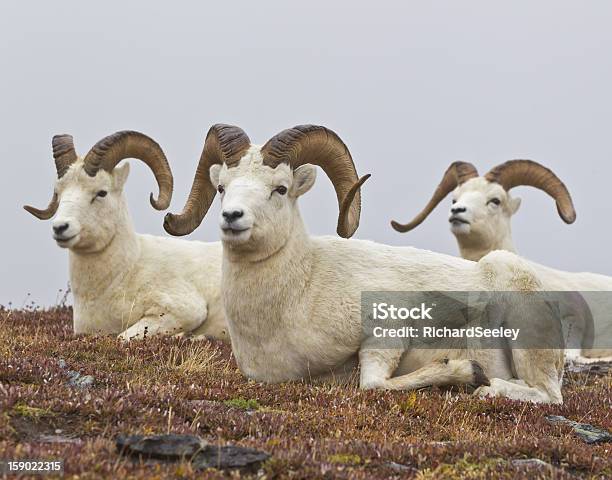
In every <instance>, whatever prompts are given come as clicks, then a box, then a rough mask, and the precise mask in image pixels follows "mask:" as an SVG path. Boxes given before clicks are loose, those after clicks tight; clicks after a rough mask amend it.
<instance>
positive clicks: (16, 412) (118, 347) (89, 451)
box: [0, 308, 612, 479]
mask: <svg viewBox="0 0 612 480" xmlns="http://www.w3.org/2000/svg"><path fill="white" fill-rule="evenodd" d="M270 361H271V362H273V361H274V359H273V358H271V359H270ZM563 395H564V398H565V403H564V405H562V406H534V405H531V404H521V403H517V402H512V401H508V400H501V399H494V400H480V399H477V398H474V397H472V396H470V395H469V394H468V393H466V392H462V391H443V390H439V389H436V390H431V389H426V390H422V391H418V392H380V391H369V392H362V391H359V390H358V389H357V388H356V387H355V386H354V385H349V386H346V385H344V386H343V385H324V386H310V385H305V384H300V383H295V384H283V385H263V384H259V383H255V382H250V381H248V380H245V379H244V378H243V377H242V376H241V375H240V373H239V371H238V370H237V368H236V365H235V363H234V361H233V359H232V356H231V350H230V349H229V348H228V347H227V346H224V345H221V344H218V343H210V342H191V341H188V340H181V339H148V340H145V341H140V342H133V343H130V344H122V343H120V342H119V341H117V340H116V339H115V338H113V337H82V336H81V337H74V336H73V335H72V333H71V311H70V309H68V308H58V309H54V310H50V311H40V310H36V309H33V308H32V309H27V310H24V311H14V310H13V311H9V310H0V459H7V458H31V459H34V458H36V459H40V458H49V459H65V469H66V477H65V478H77V477H78V478H101V477H108V478H167V477H168V478H201V477H202V476H209V477H213V478H214V477H226V476H249V475H253V476H259V477H264V478H287V477H291V478H317V477H325V478H335V477H339V478H392V477H398V478H419V479H434V478H474V479H476V478H478V479H480V478H482V479H487V478H551V477H552V478H612V443H595V444H588V443H586V441H585V439H582V438H581V437H579V436H578V435H577V434H576V431H575V429H574V427H573V426H572V425H571V424H568V423H564V422H563V421H555V422H552V421H550V420H547V419H546V416H552V415H554V416H563V417H566V418H567V419H569V420H572V421H576V422H583V423H588V424H591V425H594V426H597V427H600V428H603V429H605V430H608V431H610V430H612V372H611V371H606V369H605V368H598V369H593V370H591V371H583V372H568V373H567V375H566V381H565V386H564V389H563ZM167 433H173V434H192V435H196V436H198V437H200V438H201V439H202V440H203V441H204V442H208V444H210V445H213V446H217V447H218V446H220V445H221V446H226V445H236V446H242V447H252V448H255V449H257V450H259V451H264V452H267V453H268V454H270V458H269V459H268V460H266V461H265V462H263V463H262V464H261V465H260V466H258V467H257V468H256V469H255V470H254V471H253V472H254V473H253V472H248V471H242V472H240V471H219V470H215V469H208V470H204V471H198V470H197V469H196V467H194V465H193V464H191V463H190V462H189V461H187V460H183V461H176V462H168V461H162V460H151V459H145V458H140V459H138V458H137V457H130V456H128V455H120V454H119V453H118V451H117V447H116V441H117V439H118V438H121V436H125V435H131V434H145V435H153V434H167ZM203 472H204V473H203ZM47 478H48V477H47Z"/></svg>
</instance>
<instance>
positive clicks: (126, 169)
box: [113, 162, 130, 190]
mask: <svg viewBox="0 0 612 480" xmlns="http://www.w3.org/2000/svg"><path fill="white" fill-rule="evenodd" d="M129 175H130V164H129V163H127V162H126V163H125V164H123V165H121V166H120V167H115V168H114V169H113V177H114V178H115V187H116V188H117V189H118V190H123V187H124V185H125V182H126V181H127V179H128V176H129Z"/></svg>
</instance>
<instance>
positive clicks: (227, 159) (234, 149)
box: [164, 124, 251, 236]
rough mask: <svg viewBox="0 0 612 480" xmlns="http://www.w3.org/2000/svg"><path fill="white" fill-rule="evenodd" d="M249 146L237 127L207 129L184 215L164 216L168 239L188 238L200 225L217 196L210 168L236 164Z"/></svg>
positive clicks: (245, 135) (220, 126)
mask: <svg viewBox="0 0 612 480" xmlns="http://www.w3.org/2000/svg"><path fill="white" fill-rule="evenodd" d="M250 146H251V141H250V140H249V137H248V136H247V134H246V133H244V131H243V130H242V129H241V128H239V127H235V126H232V125H223V124H217V125H213V126H212V127H211V128H210V130H209V131H208V134H207V135H206V140H205V141H204V149H203V150H202V155H200V161H199V163H198V168H197V169H196V173H195V177H194V179H193V184H192V186H191V191H190V192H189V197H188V198H187V202H186V203H185V207H184V208H183V211H182V212H181V213H180V214H173V213H167V214H166V217H165V218H164V229H165V230H166V231H167V232H168V233H169V234H170V235H176V236H180V235H188V234H189V233H191V232H193V231H194V230H195V229H196V228H197V227H198V226H199V225H200V223H202V220H203V219H204V216H205V215H206V212H208V209H209V208H210V205H211V203H212V201H213V199H214V198H215V195H216V193H217V189H216V188H215V187H214V186H213V185H212V184H211V183H210V167H211V166H212V165H214V164H223V163H225V164H228V165H232V164H235V163H237V162H238V161H240V159H241V158H242V156H243V155H244V154H245V153H246V151H247V150H248V149H249V147H250Z"/></svg>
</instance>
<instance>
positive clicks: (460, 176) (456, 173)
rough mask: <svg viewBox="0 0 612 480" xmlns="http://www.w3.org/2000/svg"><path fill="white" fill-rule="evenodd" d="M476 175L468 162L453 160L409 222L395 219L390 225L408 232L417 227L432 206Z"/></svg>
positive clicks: (473, 167) (399, 230) (430, 210)
mask: <svg viewBox="0 0 612 480" xmlns="http://www.w3.org/2000/svg"><path fill="white" fill-rule="evenodd" d="M477 176H478V171H477V170H476V167H475V166H474V165H472V164H471V163H468V162H453V163H451V164H450V166H449V167H448V168H447V169H446V172H444V177H442V181H441V182H440V184H439V185H438V188H436V190H435V192H434V194H433V196H432V197H431V200H429V203H427V205H425V208H424V209H423V210H422V211H421V213H419V214H418V215H417V216H416V217H414V219H413V220H412V221H411V222H409V223H405V224H402V223H398V222H396V221H395V220H392V221H391V226H392V227H393V228H394V229H395V230H397V231H398V232H402V233H404V232H408V231H410V230H412V229H413V228H415V227H418V226H419V225H420V224H421V223H422V222H423V221H424V220H425V219H426V218H427V216H428V215H429V214H430V213H431V212H432V211H433V209H434V208H436V206H437V205H438V204H439V203H440V202H441V201H442V200H443V199H444V197H446V196H447V195H448V194H449V193H450V192H452V191H453V190H454V189H455V188H457V186H458V185H461V184H462V183H465V182H467V181H468V180H469V179H470V178H474V177H477Z"/></svg>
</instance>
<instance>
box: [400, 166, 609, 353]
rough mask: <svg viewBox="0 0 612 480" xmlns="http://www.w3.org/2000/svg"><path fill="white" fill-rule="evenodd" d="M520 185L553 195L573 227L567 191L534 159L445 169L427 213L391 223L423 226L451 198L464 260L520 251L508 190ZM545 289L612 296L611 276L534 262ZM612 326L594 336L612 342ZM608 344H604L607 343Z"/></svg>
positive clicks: (603, 325) (514, 201)
mask: <svg viewBox="0 0 612 480" xmlns="http://www.w3.org/2000/svg"><path fill="white" fill-rule="evenodd" d="M521 185H527V186H532V187H535V188H538V189H540V190H542V191H544V192H546V193H547V194H549V195H550V196H551V197H552V198H553V199H554V200H555V202H556V205H557V211H558V213H559V216H560V217H561V219H562V220H563V221H564V222H565V223H573V222H574V221H575V219H576V211H575V209H574V205H573V203H572V198H571V196H570V193H569V191H568V190H567V188H566V186H565V185H564V184H563V182H562V181H561V180H560V179H559V178H558V177H557V176H556V175H555V174H554V172H552V171H551V170H549V169H548V168H546V167H544V166H542V165H540V164H539V163H536V162H534V161H532V160H510V161H508V162H505V163H503V164H501V165H498V166H496V167H495V168H493V169H491V170H490V171H489V172H488V173H487V174H486V175H485V176H483V177H481V176H479V175H478V171H477V170H476V168H475V167H474V166H473V165H472V164H471V163H467V162H454V163H452V164H451V165H450V166H449V168H448V169H447V170H446V172H445V174H444V177H443V178H442V181H441V182H440V184H439V185H438V187H437V188H436V190H435V192H434V194H433V196H432V198H431V199H430V200H429V202H428V204H427V205H426V206H425V208H424V209H423V210H422V211H421V212H420V213H419V214H418V215H417V216H416V217H415V218H414V219H413V220H412V221H410V222H409V223H406V224H401V223H398V222H396V221H392V222H391V225H392V226H393V228H394V229H395V230H397V231H398V232H408V231H410V230H412V229H414V228H416V227H417V226H419V225H420V224H421V223H422V222H423V221H424V220H425V219H426V218H427V216H428V215H429V214H430V213H431V212H432V211H433V210H434V208H435V207H436V206H437V205H438V204H439V203H440V202H441V201H442V200H443V199H444V198H445V197H446V196H447V195H448V194H449V193H450V194H452V205H451V209H450V216H449V222H450V224H451V232H452V233H453V234H454V235H455V238H456V239H457V243H458V245H459V251H460V252H461V256H462V257H463V258H467V259H468V260H475V261H478V260H480V259H481V258H482V257H484V256H485V255H487V254H488V253H490V252H492V251H494V250H507V251H509V252H516V249H515V247H514V242H513V241H512V231H511V218H512V215H514V214H515V213H516V212H517V210H518V208H519V206H520V204H521V200H520V198H514V197H512V196H511V195H510V193H509V192H510V190H511V189H512V188H514V187H518V186H521ZM531 265H532V266H533V268H534V269H535V271H536V272H537V274H538V278H539V279H540V280H541V282H542V285H543V287H544V289H545V290H550V291H582V292H586V291H610V292H612V277H607V276H605V275H599V274H594V273H586V272H585V273H573V272H565V271H561V270H555V269H552V268H548V267H545V266H543V265H539V264H536V263H534V262H532V263H531ZM611 332H612V325H607V322H606V321H605V320H604V319H601V318H600V319H599V321H598V325H596V334H597V335H600V336H601V337H600V338H603V336H604V335H605V336H606V338H612V333H611ZM605 341H606V340H604V342H605ZM567 354H568V358H569V359H570V360H577V361H582V362H584V361H586V362H588V361H601V360H606V359H607V358H603V357H606V356H609V355H612V350H604V349H596V350H585V351H584V352H583V354H584V355H586V357H593V358H592V360H589V359H588V358H585V357H580V355H579V354H580V351H579V350H575V349H571V350H568V352H567ZM611 359H612V358H611Z"/></svg>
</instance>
